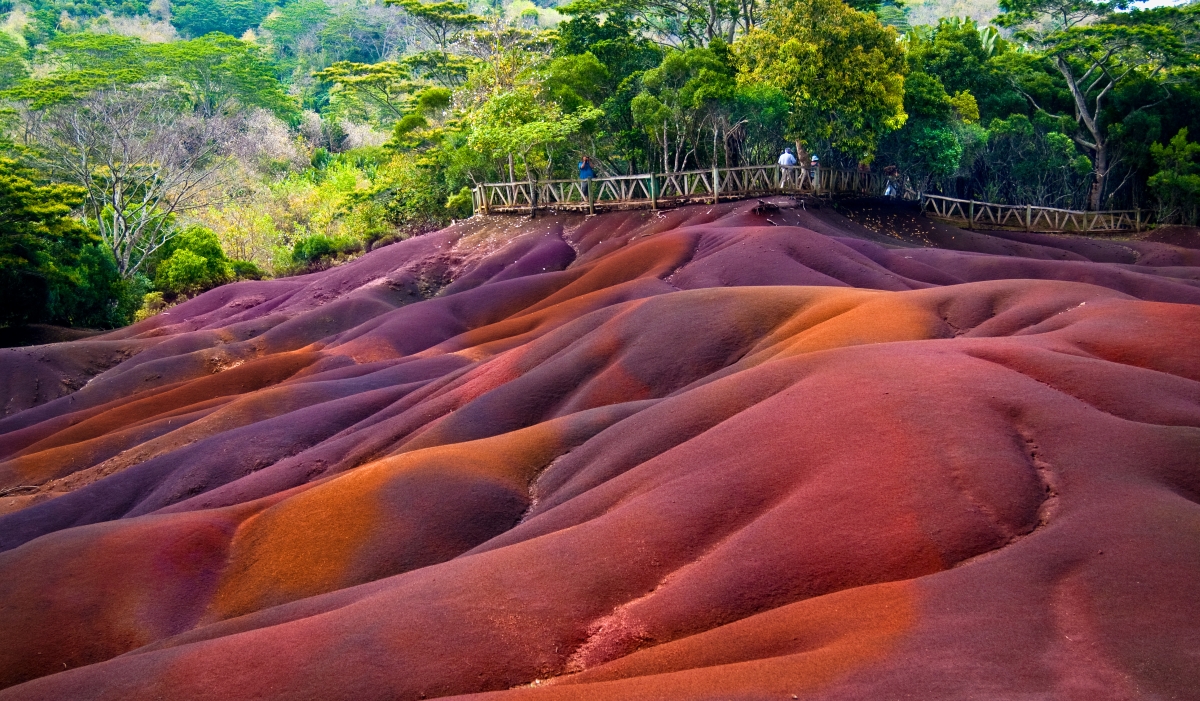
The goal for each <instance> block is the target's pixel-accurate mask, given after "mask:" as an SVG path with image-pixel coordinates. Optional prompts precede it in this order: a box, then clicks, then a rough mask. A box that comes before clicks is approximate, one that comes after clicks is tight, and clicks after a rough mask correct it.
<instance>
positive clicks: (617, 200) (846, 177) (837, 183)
mask: <svg viewBox="0 0 1200 701" xmlns="http://www.w3.org/2000/svg"><path fill="white" fill-rule="evenodd" d="M886 185H887V183H886V180H885V179H884V178H883V176H881V175H878V174H876V173H864V172H860V171H856V170H839V169H836V168H802V167H785V166H778V165H769V166H742V167H738V168H712V169H709V170H687V171H681V172H677V173H662V174H655V173H648V174H643V175H615V176H609V177H603V178H592V179H591V180H588V181H582V180H544V181H528V180H526V181H522V182H511V183H485V184H482V185H479V186H477V187H476V188H475V192H474V193H473V194H474V205H475V211H477V212H483V213H484V214H515V213H529V212H532V211H533V210H534V209H535V208H536V209H554V210H566V211H583V212H597V211H610V210H614V209H647V208H649V209H656V208H658V207H672V206H676V205H680V204H693V203H700V202H717V201H720V200H736V199H744V198H746V197H761V196H765V195H780V194H809V195H821V194H835V193H837V194H845V193H859V194H876V195H878V194H883V191H884V188H885V187H886Z"/></svg>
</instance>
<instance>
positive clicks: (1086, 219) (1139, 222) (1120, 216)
mask: <svg viewBox="0 0 1200 701" xmlns="http://www.w3.org/2000/svg"><path fill="white" fill-rule="evenodd" d="M921 211H923V212H925V213H926V214H927V215H929V216H932V217H936V218H938V219H946V220H949V221H954V222H965V223H966V227H967V228H968V229H1024V230H1025V231H1039V232H1073V233H1105V232H1120V231H1134V232H1137V231H1141V230H1142V229H1143V228H1145V227H1146V226H1147V225H1149V224H1150V219H1149V213H1148V212H1144V211H1142V210H1140V209H1113V210H1108V211H1103V212H1081V211H1079V210H1074V209H1056V208H1054V207H1035V206H1033V205H1018V204H992V203H990V202H976V201H975V200H960V199H955V198H953V197H943V196H941V195H921Z"/></svg>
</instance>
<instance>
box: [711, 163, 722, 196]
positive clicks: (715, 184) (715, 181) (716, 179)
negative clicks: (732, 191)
mask: <svg viewBox="0 0 1200 701" xmlns="http://www.w3.org/2000/svg"><path fill="white" fill-rule="evenodd" d="M712 173H713V174H712V188H713V204H716V203H718V202H720V201H721V174H720V173H718V172H717V159H716V158H713V171H712Z"/></svg>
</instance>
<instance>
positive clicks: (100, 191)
mask: <svg viewBox="0 0 1200 701" xmlns="http://www.w3.org/2000/svg"><path fill="white" fill-rule="evenodd" d="M235 129H236V123H235V122H234V121H233V120H231V119H229V118H224V117H213V118H205V117H203V116H200V115H195V114H188V113H186V112H181V110H180V109H179V105H178V97H177V96H176V95H175V94H174V93H173V92H171V91H168V90H164V89H162V88H160V87H156V86H135V87H129V88H108V89H102V90H97V91H95V92H93V93H91V94H89V95H87V96H86V97H84V98H82V99H79V100H74V101H69V102H64V103H61V104H59V105H55V106H52V107H49V108H46V109H44V110H42V111H40V112H39V113H38V114H37V115H36V118H35V121H34V123H33V124H32V126H31V131H32V135H33V138H34V140H35V142H36V146H37V149H38V151H39V152H40V154H41V156H42V160H43V163H44V164H45V166H46V168H47V169H48V170H49V171H50V172H53V173H56V174H57V175H59V176H60V177H62V178H64V179H66V180H68V181H70V182H73V183H75V184H78V185H79V186H81V187H82V188H83V190H84V218H85V220H86V221H87V222H88V223H89V224H90V225H92V226H94V227H96V230H97V231H98V233H99V235H100V237H101V238H102V239H103V240H104V243H105V244H106V245H107V246H108V247H109V248H110V249H111V250H112V252H113V256H114V258H115V259H116V262H117V269H118V271H119V272H120V273H121V276H122V277H125V278H129V277H131V276H133V275H134V274H135V273H136V272H138V270H139V268H140V267H141V265H142V262H143V261H144V260H145V259H146V256H148V255H150V254H152V253H154V251H156V250H158V249H159V248H160V247H161V246H162V245H163V244H164V243H166V242H167V241H168V240H169V239H170V238H171V236H172V234H173V233H174V232H173V230H172V226H171V224H172V221H173V219H174V217H175V216H176V215H178V214H180V213H182V212H185V211H188V210H189V209H192V208H195V207H200V206H204V204H206V201H205V196H206V195H208V194H210V193H212V192H213V190H214V188H215V186H216V185H217V174H218V171H219V170H220V169H221V167H222V166H223V165H224V162H225V159H224V158H223V155H222V149H223V148H224V146H225V144H227V143H228V142H229V141H230V139H231V138H232V136H233V133H234V130H235Z"/></svg>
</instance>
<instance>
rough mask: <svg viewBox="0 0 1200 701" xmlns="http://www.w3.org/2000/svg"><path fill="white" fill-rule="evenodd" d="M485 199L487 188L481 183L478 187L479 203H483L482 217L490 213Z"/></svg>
mask: <svg viewBox="0 0 1200 701" xmlns="http://www.w3.org/2000/svg"><path fill="white" fill-rule="evenodd" d="M487 198H488V191H487V186H486V185H484V184H482V183H481V184H480V185H479V201H480V202H482V203H483V214H484V216H487V215H488V214H490V212H488V200H487Z"/></svg>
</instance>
